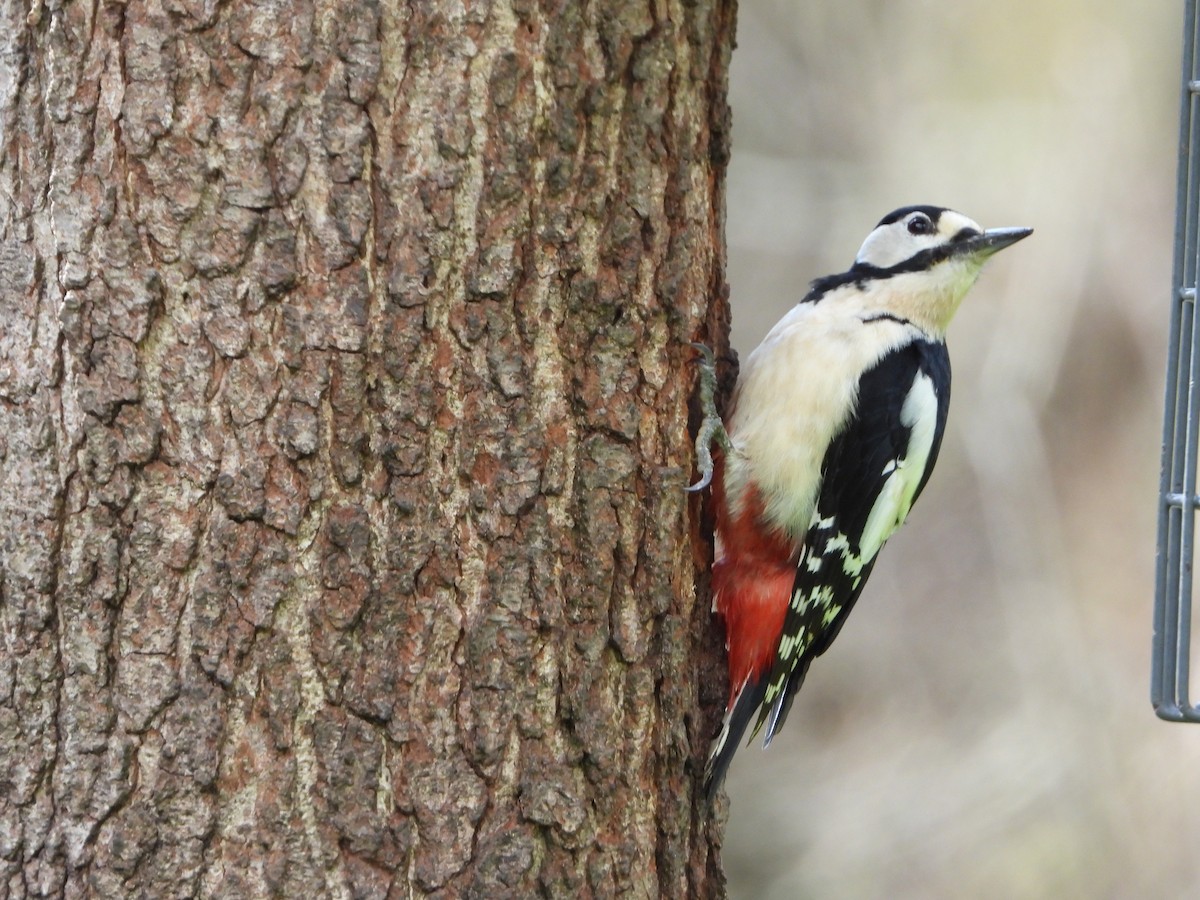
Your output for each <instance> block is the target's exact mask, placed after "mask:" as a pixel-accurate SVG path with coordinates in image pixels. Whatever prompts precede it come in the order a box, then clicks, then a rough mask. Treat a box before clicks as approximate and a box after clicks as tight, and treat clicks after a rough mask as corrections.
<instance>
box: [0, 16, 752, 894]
mask: <svg viewBox="0 0 1200 900" xmlns="http://www.w3.org/2000/svg"><path fill="white" fill-rule="evenodd" d="M732 31H733V5H732V0H704V2H683V0H655V2H645V3H639V2H636V0H635V2H627V0H611V2H593V3H576V2H572V0H563V2H543V3H535V2H532V0H509V2H500V0H498V2H494V3H490V4H489V3H476V2H466V3H454V2H446V3H433V2H428V3H427V2H413V3H409V4H407V5H400V4H397V3H392V2H385V3H372V2H366V0H359V2H351V3H330V2H323V0H272V2H260V3H245V2H238V3H233V4H220V3H217V2H215V0H152V2H138V0H130V2H128V3H124V2H104V0H102V2H100V3H98V4H88V3H74V2H56V0H46V2H44V3H43V2H41V0H38V2H35V3H34V5H33V6H32V7H31V6H29V5H27V4H23V3H18V2H15V0H0V142H2V150H3V157H2V159H0V465H2V469H0V529H2V531H0V553H2V562H3V567H2V569H0V641H2V643H0V754H2V756H3V765H2V767H0V896H4V897H13V898H21V897H32V896H66V897H82V896H97V897H100V896H103V897H120V896H146V897H149V896H153V897H171V896H205V897H230V898H234V897H238V898H240V897H258V896H285V897H302V896H328V897H385V896H392V897H399V896H406V897H407V896H423V895H432V896H446V897H449V896H474V897H484V898H486V897H500V896H533V895H538V894H542V895H547V896H555V897H568V896H569V897H574V896H613V895H631V896H642V897H651V896H674V897H682V896H709V895H714V894H719V893H720V892H721V891H722V887H721V878H720V874H719V866H718V864H717V860H716V849H717V843H718V841H719V837H718V835H717V830H716V828H715V827H714V826H713V825H712V824H711V823H710V817H709V813H708V812H707V811H706V810H705V809H704V807H703V804H702V803H701V801H700V799H699V797H698V795H697V790H696V780H697V775H698V771H699V765H700V761H701V760H702V757H703V753H704V749H705V744H706V741H707V739H708V737H709V734H710V729H711V726H712V719H713V715H714V710H713V707H714V705H719V703H720V699H721V694H722V688H721V685H720V684H719V681H720V676H719V674H716V673H718V672H719V668H716V666H717V665H718V664H719V660H718V659H717V657H718V655H719V654H718V652H717V648H716V646H715V645H716V640H715V638H714V637H713V636H712V632H711V628H710V623H709V618H708V610H707V603H706V597H705V595H704V580H703V578H702V577H701V578H700V580H699V582H697V572H698V571H700V570H701V569H702V564H703V562H704V555H705V552H706V547H705V542H704V540H703V538H702V529H701V527H700V523H698V521H697V515H696V513H697V512H698V510H697V509H696V508H695V505H694V504H693V507H692V509H691V515H689V504H688V502H687V499H686V497H685V495H684V494H683V493H682V491H681V486H682V485H683V484H684V483H686V480H687V478H688V475H689V466H690V462H689V460H690V448H689V439H688V398H689V396H690V394H691V393H692V386H693V374H694V368H693V367H692V366H691V365H690V360H691V357H692V353H691V351H690V349H689V348H688V346H687V342H688V341H689V340H692V339H696V338H703V339H707V340H716V341H718V342H719V341H723V339H724V329H725V326H726V307H725V301H724V295H723V250H722V236H721V227H722V219H723V172H724V163H725V159H726V156H727V152H728V117H727V109H726V100H725V89H726V71H727V65H728V62H729V53H730V49H731V44H732ZM697 561H698V562H699V563H700V564H701V565H699V566H698V565H697ZM697 584H698V585H699V590H697ZM705 685H711V686H712V687H711V688H707V687H704V686H705Z"/></svg>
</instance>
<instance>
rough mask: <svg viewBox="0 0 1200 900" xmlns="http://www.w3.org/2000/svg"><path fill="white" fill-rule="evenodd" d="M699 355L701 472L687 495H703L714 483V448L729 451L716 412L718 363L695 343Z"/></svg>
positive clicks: (698, 462) (703, 346)
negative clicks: (698, 493) (700, 493)
mask: <svg viewBox="0 0 1200 900" xmlns="http://www.w3.org/2000/svg"><path fill="white" fill-rule="evenodd" d="M692 346H693V347H695V348H696V349H697V350H699V351H700V356H701V359H700V410H701V412H702V413H703V414H704V418H703V419H702V420H701V422H700V429H699V430H698V431H697V432H696V468H698V469H699V470H700V480H699V481H697V482H696V483H695V484H693V485H690V486H689V487H687V488H685V490H688V491H702V490H704V489H705V488H706V487H708V486H709V484H710V483H711V482H712V479H713V457H712V445H713V443H714V442H715V443H716V444H718V445H719V446H720V447H721V449H722V450H724V451H727V452H728V450H729V432H727V431H726V430H725V423H724V422H722V421H721V416H720V414H719V413H718V412H717V400H716V393H717V359H716V357H715V356H714V355H713V352H712V350H710V349H709V348H708V346H707V345H706V344H698V343H693V344H692Z"/></svg>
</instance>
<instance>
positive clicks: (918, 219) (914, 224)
mask: <svg viewBox="0 0 1200 900" xmlns="http://www.w3.org/2000/svg"><path fill="white" fill-rule="evenodd" d="M908 233H909V234H933V223H932V222H930V221H929V218H928V216H913V217H912V218H911V219H909V220H908Z"/></svg>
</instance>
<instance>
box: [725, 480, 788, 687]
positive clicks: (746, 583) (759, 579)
mask: <svg viewBox="0 0 1200 900" xmlns="http://www.w3.org/2000/svg"><path fill="white" fill-rule="evenodd" d="M723 469H724V466H723V460H718V461H717V471H716V477H715V478H714V479H713V484H714V487H713V494H714V499H715V501H716V514H717V522H716V525H717V535H718V537H719V539H720V550H719V552H720V554H721V556H720V558H719V559H718V560H717V561H716V562H715V563H714V564H713V569H712V575H713V595H714V598H715V602H716V607H717V612H718V613H720V614H721V617H722V618H723V619H724V620H725V636H726V642H727V643H728V645H729V691H730V693H729V703H728V706H729V707H730V708H732V706H733V704H734V701H735V700H736V699H737V694H738V691H739V690H740V689H741V688H742V686H743V685H745V684H746V681H747V679H752V680H755V681H756V680H758V679H760V678H762V677H764V676H765V674H766V672H767V671H768V670H769V669H770V667H771V664H772V663H773V662H774V661H775V650H776V647H777V646H778V644H779V635H780V632H781V631H782V630H783V619H784V615H785V613H786V612H787V607H788V601H789V600H790V598H791V593H792V584H793V581H794V580H795V577H796V562H795V560H796V548H795V547H794V546H793V545H792V542H791V541H790V540H788V539H787V537H786V535H785V534H783V532H781V531H776V530H774V529H768V528H766V527H764V524H763V502H762V497H761V496H760V495H759V493H758V490H757V488H754V487H753V486H752V487H751V488H750V489H749V490H748V491H747V494H746V496H745V498H744V501H743V502H742V503H741V504H740V506H741V509H740V511H739V512H738V514H737V517H736V519H735V518H734V517H733V511H732V510H731V509H730V508H729V505H728V503H727V502H726V497H725V493H724V485H723V482H722V476H723V475H724V472H723Z"/></svg>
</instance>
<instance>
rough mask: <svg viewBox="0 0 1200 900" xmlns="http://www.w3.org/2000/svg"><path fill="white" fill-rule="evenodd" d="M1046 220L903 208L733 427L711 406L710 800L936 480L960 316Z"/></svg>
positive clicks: (780, 339)
mask: <svg viewBox="0 0 1200 900" xmlns="http://www.w3.org/2000/svg"><path fill="white" fill-rule="evenodd" d="M1031 232H1032V229H1029V228H996V229H991V230H988V231H984V230H983V229H981V228H980V227H979V225H977V224H976V223H975V222H973V221H971V220H970V219H968V218H967V217H966V216H964V215H961V214H960V213H957V212H954V211H953V210H949V209H942V208H940V207H936V206H909V207H904V208H903V209H898V210H896V211H895V212H892V213H889V214H888V215H887V216H884V218H883V219H882V221H880V223H879V225H878V226H876V228H875V229H874V230H873V231H872V232H871V233H870V235H868V236H867V239H866V241H865V242H864V243H863V245H862V248H861V249H860V250H859V251H858V256H857V257H856V258H855V260H854V265H852V266H851V267H850V269H849V270H848V271H846V272H843V273H841V274H839V275H830V276H827V277H825V278H820V279H818V280H817V281H815V282H813V284H812V288H811V290H810V291H809V292H808V295H807V296H805V297H804V299H803V300H801V301H800V303H799V304H797V305H796V306H795V307H793V308H792V310H791V311H790V312H788V313H787V315H785V316H784V317H783V319H781V320H780V321H779V322H778V324H776V325H775V327H774V328H772V329H771V331H770V333H768V334H767V336H766V338H765V339H764V340H763V342H762V343H761V344H759V346H758V347H757V348H756V349H755V350H754V351H753V352H752V353H751V354H750V356H749V358H748V359H746V361H745V363H744V365H743V367H742V371H741V376H740V378H739V380H738V384H737V389H736V391H735V394H734V400H733V411H732V414H731V416H730V419H729V422H728V428H727V430H726V433H724V434H722V433H721V431H722V427H721V422H720V419H719V418H716V412H715V409H711V408H710V409H709V410H708V411H707V412H708V416H707V418H706V421H705V426H704V427H702V429H701V434H700V437H699V438H698V439H697V449H698V456H699V458H700V460H701V463H700V464H701V468H702V469H703V470H705V471H704V478H703V479H702V480H701V482H700V483H699V484H697V485H696V486H694V487H693V489H698V488H700V487H703V486H704V485H705V484H707V483H708V481H709V479H712V481H713V499H714V505H715V509H716V533H717V559H716V562H715V563H714V564H713V569H712V584H713V595H714V606H715V609H716V611H717V613H718V614H719V615H720V616H721V617H722V619H723V620H724V622H725V632H726V644H727V647H728V651H729V681H730V694H729V701H728V705H727V708H726V713H725V721H724V723H723V726H722V729H721V733H720V734H719V735H718V737H717V738H716V740H715V741H714V743H713V746H712V751H711V753H710V755H709V759H708V766H707V771H706V773H705V780H706V783H707V786H708V792H709V795H710V796H712V795H713V794H715V793H716V791H717V789H718V788H719V787H720V784H721V782H722V780H723V779H724V777H725V772H726V770H727V769H728V767H729V763H730V761H731V760H732V758H733V754H734V752H735V751H736V749H737V745H738V743H739V741H740V739H741V736H742V734H743V733H744V732H745V730H746V728H747V726H748V725H749V724H750V721H751V719H752V718H754V717H755V715H756V714H757V720H756V722H755V724H754V730H753V733H752V734H757V733H758V732H759V731H760V730H761V729H762V728H763V727H764V726H765V727H766V735H765V738H764V741H763V746H764V747H766V746H767V745H768V744H770V742H771V739H772V738H773V737H774V736H775V734H776V733H778V731H779V728H780V726H782V725H783V722H784V719H785V718H786V717H787V713H788V708H789V707H790V705H791V701H792V698H793V696H794V695H795V693H796V691H797V690H798V689H799V688H800V685H801V683H802V682H803V681H804V676H805V673H806V672H807V671H808V667H809V665H810V664H811V663H812V661H813V659H815V658H816V657H818V656H820V655H821V654H822V653H824V652H825V651H826V650H827V649H828V648H829V645H830V644H831V643H832V642H833V639H834V638H835V637H837V634H838V632H839V631H840V630H841V627H842V625H843V624H844V623H845V621H846V616H847V615H848V614H849V613H850V610H851V608H852V607H853V606H854V602H855V601H856V600H857V599H858V596H859V594H860V593H861V592H862V589H863V585H864V584H865V583H866V580H867V577H868V576H869V575H870V574H871V568H872V567H873V566H874V565H875V558H876V555H877V554H878V553H879V550H880V548H881V547H882V546H883V544H884V542H885V541H886V540H887V539H888V537H890V536H891V534H892V533H893V532H894V531H895V530H896V529H897V528H899V527H900V525H901V523H903V522H904V519H905V517H906V516H907V515H908V512H909V509H910V508H911V507H912V505H913V503H914V501H915V500H916V499H917V497H918V496H919V495H920V493H921V489H922V488H924V486H925V482H926V481H927V480H928V479H929V474H930V472H931V471H932V469H933V464H934V461H935V460H936V459H937V454H938V448H939V447H940V445H941V441H942V432H943V430H944V428H945V425H946V411H947V408H948V405H949V402H950V358H949V356H948V355H947V352H946V343H945V335H946V326H947V325H949V323H950V319H951V318H952V317H953V315H954V313H955V311H956V310H957V309H958V306H959V303H961V302H962V299H963V297H964V296H965V295H966V293H967V291H968V290H969V289H970V288H971V286H972V285H973V284H974V283H975V280H976V278H978V277H979V272H980V269H981V268H982V266H983V264H984V262H986V261H987V259H988V258H989V257H990V256H992V254H994V253H996V252H997V251H999V250H1002V249H1003V248H1005V247H1007V246H1009V245H1010V244H1013V243H1015V242H1016V241H1019V240H1021V239H1022V238H1024V237H1026V236H1027V235H1029V234H1030V233H1031ZM708 362H709V365H708V367H707V368H708V371H707V373H706V380H707V385H706V388H707V389H706V391H705V393H706V394H707V397H708V399H709V400H711V390H712V388H711V385H712V382H713V378H714V376H713V375H712V372H711V357H709V359H708ZM709 405H710V407H711V403H710V404H709ZM714 438H716V439H717V443H718V444H719V451H718V453H717V458H716V460H715V461H714V462H713V463H710V462H709V460H711V457H709V456H708V444H709V442H710V441H711V440H712V439H714ZM714 474H715V477H714Z"/></svg>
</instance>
